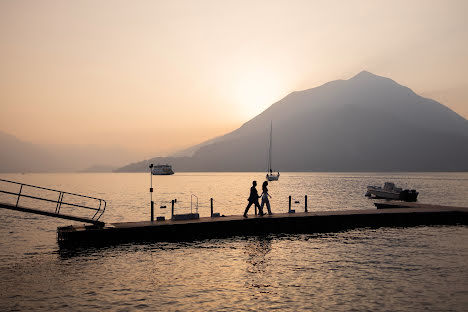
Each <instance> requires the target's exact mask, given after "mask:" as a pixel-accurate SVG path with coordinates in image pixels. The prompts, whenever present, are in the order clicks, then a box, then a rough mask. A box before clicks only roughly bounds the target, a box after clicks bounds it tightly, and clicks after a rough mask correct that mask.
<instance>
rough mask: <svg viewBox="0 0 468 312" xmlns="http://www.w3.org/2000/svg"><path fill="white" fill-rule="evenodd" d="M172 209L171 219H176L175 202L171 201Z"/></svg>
mask: <svg viewBox="0 0 468 312" xmlns="http://www.w3.org/2000/svg"><path fill="white" fill-rule="evenodd" d="M171 204H172V207H171V219H174V200H172V201H171Z"/></svg>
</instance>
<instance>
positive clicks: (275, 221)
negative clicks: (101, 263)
mask: <svg viewBox="0 0 468 312" xmlns="http://www.w3.org/2000/svg"><path fill="white" fill-rule="evenodd" d="M393 204H394V207H391V205H393ZM385 208H386V209H368V210H343V211H326V212H299V213H278V214H274V215H271V216H268V215H265V216H263V217H260V216H254V215H252V216H249V218H247V219H246V218H243V217H242V216H226V217H216V218H211V217H206V218H200V219H195V220H166V221H153V222H151V221H143V222H121V223H111V224H106V225H105V226H104V227H98V226H68V227H60V228H58V229H57V234H58V241H59V244H60V245H61V246H70V245H72V246H73V245H81V244H85V245H94V244H98V245H100V244H109V243H111V244H112V243H119V242H137V241H140V242H141V241H184V240H194V239H203V238H219V237H229V236H245V235H264V234H271V233H276V234H280V233H320V232H322V233H323V232H336V231H343V230H348V229H354V228H367V227H369V228H378V227H407V226H418V225H454V224H464V225H468V208H464V207H448V206H436V205H425V204H417V203H410V204H408V203H399V202H396V203H395V202H391V203H389V204H387V206H386V207H385Z"/></svg>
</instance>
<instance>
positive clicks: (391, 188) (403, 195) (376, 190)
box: [366, 182, 419, 201]
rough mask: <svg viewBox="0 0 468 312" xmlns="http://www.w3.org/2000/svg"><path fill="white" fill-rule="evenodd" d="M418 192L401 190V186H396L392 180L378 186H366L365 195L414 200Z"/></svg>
mask: <svg viewBox="0 0 468 312" xmlns="http://www.w3.org/2000/svg"><path fill="white" fill-rule="evenodd" d="M418 194H419V193H418V192H416V190H403V189H402V188H399V187H396V186H395V184H394V183H392V182H385V184H384V187H383V188H382V187H380V186H371V185H370V186H368V187H367V192H366V196H367V197H372V196H373V197H374V198H383V199H394V200H404V201H416V200H417V198H418Z"/></svg>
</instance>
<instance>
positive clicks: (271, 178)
mask: <svg viewBox="0 0 468 312" xmlns="http://www.w3.org/2000/svg"><path fill="white" fill-rule="evenodd" d="M272 135H273V122H271V124H270V151H269V156H268V172H267V174H266V179H267V180H268V181H278V179H279V177H280V173H279V172H278V173H276V174H275V173H273V171H272V170H271V148H272Z"/></svg>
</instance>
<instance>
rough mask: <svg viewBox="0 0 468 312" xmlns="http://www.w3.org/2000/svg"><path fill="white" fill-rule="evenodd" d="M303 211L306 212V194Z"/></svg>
mask: <svg viewBox="0 0 468 312" xmlns="http://www.w3.org/2000/svg"><path fill="white" fill-rule="evenodd" d="M304 211H305V212H307V195H306V196H305V200H304Z"/></svg>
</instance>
